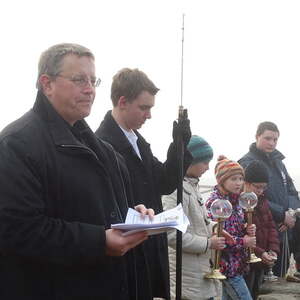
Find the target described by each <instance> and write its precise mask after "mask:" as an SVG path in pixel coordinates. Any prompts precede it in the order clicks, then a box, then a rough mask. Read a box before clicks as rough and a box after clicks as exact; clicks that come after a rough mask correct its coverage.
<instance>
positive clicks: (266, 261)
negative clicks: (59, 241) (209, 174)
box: [245, 160, 280, 299]
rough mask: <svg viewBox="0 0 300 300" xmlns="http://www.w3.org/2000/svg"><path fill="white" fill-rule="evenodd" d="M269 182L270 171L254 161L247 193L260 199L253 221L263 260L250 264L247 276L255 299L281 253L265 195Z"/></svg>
mask: <svg viewBox="0 0 300 300" xmlns="http://www.w3.org/2000/svg"><path fill="white" fill-rule="evenodd" d="M268 181H269V175H268V170H267V169H266V167H265V166H264V164H263V163H262V162H260V161H258V160H254V161H252V162H251V163H250V164H249V165H248V166H247V168H246V169H245V191H246V192H254V193H255V194H256V196H257V197H258V202H257V205H256V207H255V208H254V212H253V220H252V221H253V223H254V224H255V225H256V247H255V248H254V253H255V255H256V256H257V257H259V258H261V260H262V262H259V263H253V264H250V272H249V273H248V274H247V275H246V276H245V279H246V283H247V285H248V288H249V290H250V292H251V294H252V297H253V299H256V298H257V296H258V291H259V287H260V285H261V284H262V282H263V276H264V271H265V269H266V267H267V266H270V267H271V266H272V265H273V264H274V262H275V260H276V258H277V255H279V251H280V248H279V239H278V233H277V229H276V227H275V223H274V220H273V217H272V213H271V211H270V208H269V203H268V200H267V198H266V196H265V194H264V191H265V190H266V188H267V185H268Z"/></svg>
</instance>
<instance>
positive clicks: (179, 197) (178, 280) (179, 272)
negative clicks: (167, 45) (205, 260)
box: [176, 14, 187, 300]
mask: <svg viewBox="0 0 300 300" xmlns="http://www.w3.org/2000/svg"><path fill="white" fill-rule="evenodd" d="M183 44H184V14H183V15H182V44H181V45H182V48H181V95H180V106H179V114H178V123H179V122H181V121H182V120H183V119H185V118H187V111H186V110H184V109H183V106H182V98H183ZM176 148H177V161H178V183H177V205H178V204H180V203H182V198H183V195H182V193H183V183H182V180H183V155H184V148H183V139H182V136H181V135H179V136H178V137H177V141H176ZM181 294H182V233H181V231H179V230H177V233H176V300H181Z"/></svg>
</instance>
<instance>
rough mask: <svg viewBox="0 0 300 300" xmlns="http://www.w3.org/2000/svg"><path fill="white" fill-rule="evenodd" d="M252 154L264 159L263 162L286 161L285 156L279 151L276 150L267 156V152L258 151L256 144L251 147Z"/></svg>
mask: <svg viewBox="0 0 300 300" xmlns="http://www.w3.org/2000/svg"><path fill="white" fill-rule="evenodd" d="M250 152H252V153H254V154H256V155H257V156H258V157H260V158H262V159H263V160H266V161H268V160H276V159H278V160H283V159H285V156H284V155H283V154H282V153H281V152H280V151H278V150H277V149H275V150H274V151H273V152H271V153H270V154H266V153H265V152H263V151H261V150H260V149H258V148H257V147H256V143H252V144H251V145H250Z"/></svg>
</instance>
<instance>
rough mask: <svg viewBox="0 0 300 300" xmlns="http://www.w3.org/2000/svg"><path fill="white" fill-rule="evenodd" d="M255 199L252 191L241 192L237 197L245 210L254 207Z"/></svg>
mask: <svg viewBox="0 0 300 300" xmlns="http://www.w3.org/2000/svg"><path fill="white" fill-rule="evenodd" d="M257 201H258V199H257V196H256V194H255V193H253V192H243V193H241V195H240V198H239V204H240V206H241V207H242V208H243V209H245V210H246V211H247V212H248V211H249V210H253V209H254V207H255V206H256V205H257Z"/></svg>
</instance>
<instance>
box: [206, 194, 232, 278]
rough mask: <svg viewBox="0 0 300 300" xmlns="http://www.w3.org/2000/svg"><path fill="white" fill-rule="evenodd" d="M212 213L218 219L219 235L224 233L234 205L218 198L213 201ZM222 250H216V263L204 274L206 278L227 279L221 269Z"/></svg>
mask: <svg viewBox="0 0 300 300" xmlns="http://www.w3.org/2000/svg"><path fill="white" fill-rule="evenodd" d="M210 211H211V214H212V216H213V218H214V219H216V221H217V224H216V225H217V232H216V234H217V236H218V237H220V236H221V235H222V230H223V225H224V220H226V219H227V218H229V217H230V216H231V213H232V205H231V203H230V202H229V201H228V200H223V199H216V200H215V201H213V203H212V204H211V207H210ZM220 257H221V250H215V255H214V264H213V267H212V270H211V272H210V273H207V274H205V275H204V278H206V279H220V280H222V279H226V276H224V275H223V274H222V273H221V272H220V269H219V265H220Z"/></svg>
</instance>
